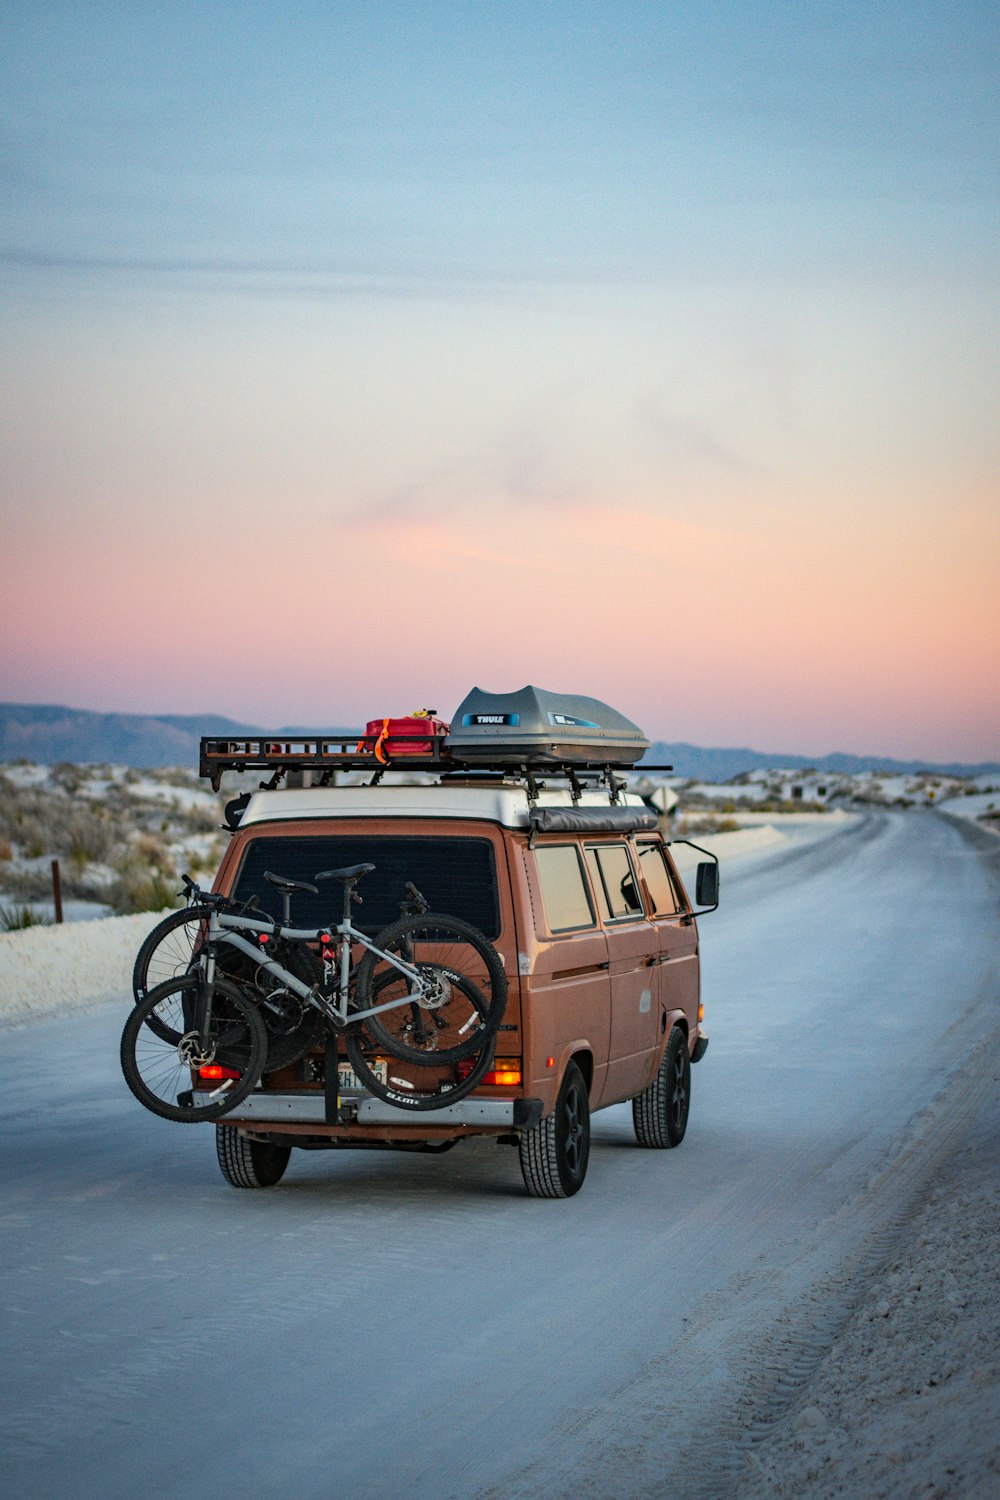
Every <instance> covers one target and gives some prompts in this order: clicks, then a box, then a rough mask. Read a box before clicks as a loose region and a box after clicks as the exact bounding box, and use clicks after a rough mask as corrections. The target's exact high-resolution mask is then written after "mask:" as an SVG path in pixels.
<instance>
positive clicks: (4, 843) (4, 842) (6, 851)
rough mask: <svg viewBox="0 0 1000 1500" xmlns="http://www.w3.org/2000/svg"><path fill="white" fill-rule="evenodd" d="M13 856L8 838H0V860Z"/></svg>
mask: <svg viewBox="0 0 1000 1500" xmlns="http://www.w3.org/2000/svg"><path fill="white" fill-rule="evenodd" d="M13 857H14V851H13V849H12V848H11V846H10V842H9V840H8V839H0V861H6V860H8V859H13Z"/></svg>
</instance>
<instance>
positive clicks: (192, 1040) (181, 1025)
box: [121, 974, 267, 1124]
mask: <svg viewBox="0 0 1000 1500" xmlns="http://www.w3.org/2000/svg"><path fill="white" fill-rule="evenodd" d="M201 1010H202V995H201V979H200V976H199V975H197V974H191V975H188V976H187V977H186V978H184V979H175V980H173V981H171V982H170V983H168V984H161V985H158V986H157V987H156V989H154V990H151V991H150V993H149V994H148V995H147V996H146V998H145V1000H143V1001H142V1002H141V1003H140V1004H139V1005H137V1006H135V1008H134V1009H133V1010H132V1012H131V1014H130V1015H129V1017H128V1020H127V1021H126V1022H125V1027H124V1030H123V1031H122V1040H121V1065H122V1072H123V1074H124V1075H125V1082H126V1083H127V1084H128V1086H129V1088H130V1089H131V1090H132V1092H133V1094H134V1095H135V1097H136V1098H137V1099H138V1100H139V1103H140V1104H143V1105H145V1107H146V1108H147V1109H148V1110H150V1111H151V1112H152V1113H153V1114H154V1115H160V1116H161V1117H162V1118H163V1119H165V1120H179V1121H183V1122H185V1123H190V1124H193V1123H195V1122H197V1121H200V1120H217V1119H218V1118H219V1117H220V1116H221V1115H224V1114H227V1113H228V1112H229V1110H231V1109H233V1108H235V1106H236V1105H237V1104H240V1103H241V1102H242V1101H243V1100H244V1099H245V1098H246V1096H247V1095H248V1094H249V1093H250V1091H251V1089H252V1088H253V1087H254V1085H255V1084H256V1083H257V1080H258V1079H259V1078H260V1075H261V1073H262V1071H263V1068H264V1062H265V1059H266V1057H267V1033H266V1031H265V1030H264V1023H263V1021H262V1020H261V1019H260V1016H259V1014H258V1012H257V1008H256V1006H254V1005H252V1004H251V1003H250V1001H249V1000H247V999H245V998H244V996H243V995H242V994H241V993H240V991H239V990H238V989H237V988H236V986H235V985H234V984H230V983H229V982H228V981H227V980H225V979H218V980H216V983H215V992H214V996H213V1001H212V1017H211V1020H210V1021H208V1022H207V1023H206V1021H205V1019H204V1016H203V1015H199V1012H200V1011H201Z"/></svg>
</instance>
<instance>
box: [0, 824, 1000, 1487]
mask: <svg viewBox="0 0 1000 1500" xmlns="http://www.w3.org/2000/svg"><path fill="white" fill-rule="evenodd" d="M998 853H1000V840H995V839H994V840H990V839H989V837H988V836H987V835H977V834H976V832H975V830H971V831H970V830H962V829H960V828H959V827H958V826H956V825H955V824H954V823H951V822H949V821H947V820H946V819H944V818H940V817H938V816H936V815H933V814H920V813H912V814H900V813H875V814H872V815H870V816H865V817H862V818H859V819H858V820H857V821H855V822H852V823H849V824H846V825H844V826H843V828H842V829H841V830H839V831H837V832H836V833H834V834H832V835H831V836H829V837H826V838H825V839H822V840H820V841H807V842H804V843H799V842H798V841H795V840H793V841H791V842H790V843H788V844H787V845H783V846H778V847H775V848H774V849H772V850H771V851H764V852H761V853H760V854H759V856H756V857H753V858H749V859H747V860H745V861H743V862H742V863H740V864H739V865H734V866H733V867H732V870H731V872H730V873H728V874H727V875H726V878H725V879H724V883H723V906H722V909H721V910H720V911H719V912H718V913H717V914H715V915H714V916H712V917H709V918H706V919H704V920H703V922H702V923H701V933H702V947H703V958H704V994H705V1000H706V1005H707V1023H708V1025H709V1029H710V1032H711V1036H712V1043H711V1046H710V1048H709V1051H708V1054H707V1056H706V1058H705V1059H704V1061H703V1062H702V1063H701V1064H699V1066H698V1067H697V1068H696V1069H695V1071H694V1075H693V1097H694V1104H693V1112H692V1120H691V1125H690V1127H689V1131H688V1136H687V1139H686V1140H685V1142H684V1144H683V1145H682V1147H681V1148H680V1149H679V1150H676V1151H672V1152H662V1153H660V1152H652V1151H644V1150H642V1149H640V1148H639V1147H637V1146H636V1145H635V1143H634V1138H633V1135H632V1128H631V1117H630V1112H629V1110H628V1108H627V1107H619V1108H616V1109H613V1110H609V1111H605V1112H602V1113H600V1114H598V1115H597V1116H595V1118H594V1149H593V1153H592V1157H591V1166H590V1172H589V1175H588V1179H587V1182H586V1185H585V1187H584V1190H583V1191H582V1193H580V1194H579V1196H578V1197H576V1198H574V1199H571V1200H569V1201H567V1202H564V1203H549V1202H539V1201H536V1200H531V1199H528V1198H527V1197H525V1196H524V1195H523V1190H522V1187H521V1182H520V1174H519V1172H518V1170H517V1163H516V1156H515V1154H514V1153H513V1152H511V1151H510V1150H507V1149H502V1148H498V1147H496V1146H494V1145H491V1144H487V1143H476V1144H474V1145H463V1146H460V1147H458V1148H456V1149H455V1150H454V1151H452V1152H449V1153H447V1154H445V1155H440V1156H426V1155H412V1154H396V1153H382V1152H378V1153H376V1152H342V1153H315V1154H309V1153H297V1154H296V1155H295V1156H294V1157H293V1162H292V1166H291V1167H290V1169H289V1172H288V1174H287V1176H286V1178H285V1179H284V1181H283V1183H282V1184H281V1185H280V1186H279V1187H278V1188H276V1189H272V1190H269V1191H266V1192H257V1193H239V1192H236V1191H234V1190H232V1189H231V1188H228V1187H227V1186H226V1185H225V1183H224V1182H223V1180H222V1178H221V1176H220V1175H219V1174H218V1170H217V1168H216V1165H215V1162H214V1152H213V1142H212V1133H211V1128H210V1127H200V1128H197V1129H193V1130H192V1129H189V1128H188V1127H185V1126H174V1125H170V1124H168V1123H166V1122H164V1121H160V1120H157V1119H154V1118H153V1117H152V1116H149V1115H146V1114H144V1112H143V1111H142V1110H141V1109H140V1107H139V1106H138V1105H137V1104H136V1103H135V1101H134V1100H133V1099H132V1097H131V1095H129V1094H128V1093H127V1091H126V1089H125V1087H124V1084H123V1083H122V1081H121V1078H120V1075H119V1073H118V1064H117V1036H118V1031H119V1028H120V1024H121V1014H122V1004H123V1003H125V1001H124V997H123V1000H122V1004H118V1005H111V1006H104V1007H102V1008H99V1009H96V1010H94V1011H84V1012H81V1013H79V1014H77V1015H74V1016H73V1017H72V1018H69V1019H67V1018H65V1017H63V1018H59V1019H56V1020H52V1021H38V1022H33V1023H32V1024H30V1025H22V1026H20V1027H18V1028H16V1029H13V1030H9V1031H8V1032H7V1033H6V1034H5V1036H4V1038H3V1044H4V1054H3V1056H4V1060H3V1070H2V1079H0V1116H2V1128H3V1140H4V1146H5V1149H4V1153H3V1158H2V1168H0V1174H2V1185H3V1195H2V1208H0V1231H2V1239H3V1245H2V1248H3V1262H2V1264H3V1269H2V1271H0V1309H2V1317H3V1335H2V1338H3V1359H2V1364H0V1367H2V1369H3V1371H4V1384H5V1395H4V1401H3V1407H2V1412H0V1485H2V1487H3V1489H4V1491H5V1492H6V1493H9V1494H12V1495H17V1496H31V1497H48V1496H53V1497H54V1496H56V1495H59V1496H60V1497H61V1496H63V1495H65V1494H67V1493H69V1494H73V1495H74V1496H76V1497H80V1500H90V1497H95V1500H96V1497H98V1496H100V1497H102V1500H117V1497H125V1496H132V1495H134V1494H137V1493H142V1494H144V1495H146V1496H149V1497H164V1500H165V1497H176V1496H182V1495H183V1496H186V1497H203V1496H204V1497H208V1496H213V1497H215V1496H217V1495H218V1494H219V1493H220V1492H227V1493H236V1494H242V1495H247V1496H252V1497H254V1500H272V1497H274V1500H277V1497H287V1496H295V1497H301V1500H333V1497H341V1496H343V1497H352V1500H354V1497H358V1500H364V1497H371V1500H375V1497H378V1500H382V1497H385V1496H388V1495H405V1496H408V1497H414V1500H422V1497H428V1500H429V1497H434V1500H448V1497H455V1500H459V1497H461V1500H466V1497H481V1500H482V1497H487V1496H489V1497H494V1496H495V1497H500V1496H519V1497H541V1496H543V1495H544V1496H546V1497H562V1496H570V1495H572V1496H584V1497H593V1500H605V1497H607V1500H610V1497H626V1496H636V1497H640V1496H643V1497H645V1496H666V1495H671V1496H681V1497H688V1496H691V1497H697V1496H713V1497H723V1496H742V1495H746V1496H748V1497H749V1496H751V1495H752V1496H754V1497H756V1496H758V1495H760V1496H763V1495H768V1494H773V1493H782V1494H790V1495H791V1494H794V1495H796V1496H807V1495H808V1496H813V1495H815V1496H819V1495H827V1494H830V1495H835V1494H843V1495H857V1496H866V1497H867V1496H869V1495H877V1494H886V1495H898V1496H903V1495H911V1494H912V1495H918V1494H919V1495H924V1494H940V1495H952V1494H954V1495H964V1496H970V1497H972V1496H986V1495H990V1494H993V1493H996V1491H997V1483H998V1470H997V1467H996V1465H997V1463H998V1457H1000V1445H998V1441H997V1438H996V1436H995V1434H996V1432H997V1431H1000V1422H997V1421H996V1420H995V1419H996V1418H997V1417H998V1415H1000V1414H998V1410H997V1392H998V1385H997V1379H998V1368H997V1324H996V1311H995V1307H994V1306H993V1304H994V1303H995V1300H996V1299H995V1298H987V1299H986V1300H985V1301H983V1300H982V1299H981V1288H982V1277H983V1276H984V1275H985V1276H986V1277H987V1278H988V1281H989V1286H990V1288H991V1289H992V1287H993V1285H995V1272H996V1261H995V1257H996V1249H995V1242H993V1243H990V1242H989V1241H988V1240H986V1241H985V1242H979V1241H977V1242H975V1243H974V1244H972V1245H971V1246H970V1243H969V1240H968V1234H967V1235H966V1238H965V1239H963V1238H962V1231H963V1229H964V1230H966V1231H969V1230H971V1232H973V1233H975V1232H977V1226H978V1227H979V1229H981V1227H982V1225H983V1223H985V1222H986V1220H985V1219H984V1218H983V1215H984V1214H988V1213H989V1212H992V1211H993V1203H994V1202H995V1198H996V1193H995V1188H996V1182H995V1177H994V1176H993V1174H994V1173H995V1171H996V1154H995V1152H993V1154H992V1155H991V1154H989V1149H990V1136H989V1135H988V1133H987V1127H988V1125H989V1122H990V1120H993V1121H994V1122H995V1120H996V1097H997V1094H996V1074H997V1071H998V1069H997V1050H996V1048H997V1041H998V1039H1000V1020H998V1010H997V950H996V939H995V934H996V917H997V891H998V886H997V874H998V871H997V859H998ZM991 1110H992V1114H990V1111H991ZM952 1200H954V1201H956V1202H958V1203H959V1204H960V1206H961V1207H960V1210H959V1211H958V1212H957V1213H955V1212H952V1211H951V1208H950V1203H951V1201H952ZM984 1204H985V1205H986V1207H985V1208H984V1206H983V1205H984ZM977 1214H978V1215H979V1217H978V1219H977V1217H976V1216H977ZM921 1242H922V1243H921ZM984 1258H985V1266H984ZM991 1258H992V1264H991V1263H990V1261H991ZM935 1278H938V1280H939V1282H940V1291H938V1289H937V1285H938V1284H937V1282H936V1281H935ZM949 1278H950V1279H949ZM924 1280H926V1282H927V1293H926V1294H925V1293H924V1291H923V1281H924ZM917 1282H920V1283H921V1285H920V1286H915V1283H917ZM927 1294H929V1303H928V1319H927V1320H925V1319H924V1318H923V1317H922V1313H921V1297H922V1296H924V1295H927ZM977 1299H978V1300H977ZM883 1302H887V1303H888V1304H889V1306H888V1311H886V1312H885V1313H883V1312H882V1311H881V1310H880V1307H881V1304H882V1303H883ZM991 1318H992V1323H991V1321H990V1320H991ZM930 1322H933V1323H934V1328H933V1329H931V1330H930V1332H928V1327H929V1323H930ZM931 1334H933V1338H934V1339H937V1340H939V1341H940V1340H944V1342H945V1343H946V1345H947V1348H948V1350H949V1351H950V1354H949V1359H950V1365H951V1368H946V1366H947V1363H948V1362H947V1361H944V1360H943V1357H942V1361H941V1362H940V1363H938V1364H937V1365H935V1369H934V1370H925V1369H924V1368H923V1367H920V1368H919V1369H918V1357H919V1358H923V1357H924V1356H926V1355H927V1349H928V1343H929V1339H930V1336H931ZM990 1339H992V1343H990ZM932 1377H934V1378H935V1383H934V1384H933V1385H932V1384H931V1379H932ZM938 1377H940V1378H938ZM917 1378H919V1380H920V1386H919V1387H918V1388H917V1389H916V1390H912V1391H911V1390H909V1389H908V1388H907V1389H904V1390H902V1391H896V1392H895V1394H894V1396H893V1395H890V1393H889V1392H888V1384H889V1383H891V1381H892V1380H895V1381H896V1384H897V1385H899V1384H903V1385H904V1386H906V1384H907V1382H910V1383H913V1382H914V1381H915V1380H916V1379H917ZM866 1380H867V1381H869V1384H870V1387H871V1388H870V1389H868V1390H867V1391H866V1389H865V1382H866ZM876 1383H878V1386H879V1389H878V1391H876V1390H875V1388H874V1387H875V1384H876ZM954 1383H957V1384H954ZM950 1385H953V1386H954V1389H956V1390H957V1389H958V1388H959V1387H960V1394H961V1397H962V1402H961V1409H962V1411H963V1412H964V1413H965V1421H966V1426H965V1428H963V1430H962V1432H961V1434H960V1438H961V1439H964V1441H962V1442H959V1441H957V1440H954V1439H953V1438H952V1437H951V1436H949V1432H950V1431H955V1430H957V1424H956V1422H955V1420H954V1418H955V1417H956V1415H957V1407H956V1408H954V1409H953V1410H952V1412H951V1418H952V1419H953V1420H951V1422H949V1412H948V1410H947V1405H946V1402H947V1397H948V1390H949V1386H950ZM921 1390H926V1394H925V1395H921ZM879 1393H881V1394H882V1395H884V1397H885V1399H884V1401H882V1402H881V1404H880V1400H879V1399H875V1397H876V1396H879ZM942 1403H945V1404H944V1405H942ZM935 1420H937V1421H938V1426H939V1433H940V1435H939V1437H938V1438H937V1439H936V1440H934V1438H933V1423H934V1421H935ZM922 1434H923V1435H924V1436H926V1435H928V1434H929V1435H930V1437H931V1439H932V1441H931V1442H930V1445H929V1446H928V1445H926V1444H925V1446H924V1448H923V1449H921V1447H920V1442H919V1441H918V1439H920V1437H921V1435H922ZM984 1434H985V1436H984ZM956 1450H959V1451H956ZM991 1466H992V1467H991ZM949 1469H950V1470H951V1471H952V1472H951V1473H950V1474H949V1472H948V1470H949ZM789 1486H790V1487H789Z"/></svg>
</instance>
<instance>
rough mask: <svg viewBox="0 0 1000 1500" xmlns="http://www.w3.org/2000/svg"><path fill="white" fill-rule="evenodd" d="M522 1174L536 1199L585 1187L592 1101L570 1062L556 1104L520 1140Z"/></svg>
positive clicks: (568, 1194) (561, 1195)
mask: <svg viewBox="0 0 1000 1500" xmlns="http://www.w3.org/2000/svg"><path fill="white" fill-rule="evenodd" d="M518 1148H519V1151H520V1156H521V1175H522V1177H523V1178H524V1185H525V1187H526V1188H527V1189H528V1192H529V1193H530V1194H531V1196H532V1197H533V1198H572V1196H573V1194H574V1193H578V1192H579V1191H580V1189H581V1188H582V1187H583V1179H584V1178H585V1177H586V1175H587V1162H588V1161H589V1159H590V1101H589V1099H588V1097H587V1085H586V1082H585V1081H584V1077H583V1074H582V1073H581V1072H580V1069H579V1068H578V1067H577V1065H576V1063H575V1062H571V1063H570V1064H569V1065H568V1066H567V1068H566V1072H565V1074H564V1075H563V1081H562V1088H561V1089H560V1090H559V1097H558V1099H557V1100H556V1107H555V1109H554V1110H553V1111H552V1113H551V1114H550V1115H546V1117H545V1119H544V1120H540V1121H539V1123H538V1124H537V1125H535V1126H534V1127H533V1128H532V1129H531V1130H525V1131H524V1132H523V1133H522V1135H521V1137H520V1139H519V1141H518Z"/></svg>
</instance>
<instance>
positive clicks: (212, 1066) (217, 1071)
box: [198, 1063, 240, 1079]
mask: <svg viewBox="0 0 1000 1500" xmlns="http://www.w3.org/2000/svg"><path fill="white" fill-rule="evenodd" d="M198 1077H199V1078H212V1079H214V1078H239V1077H240V1074H239V1073H238V1072H237V1071H236V1069H235V1068H224V1067H223V1066H222V1064H221V1063H202V1065H201V1067H200V1068H199V1069H198Z"/></svg>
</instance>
